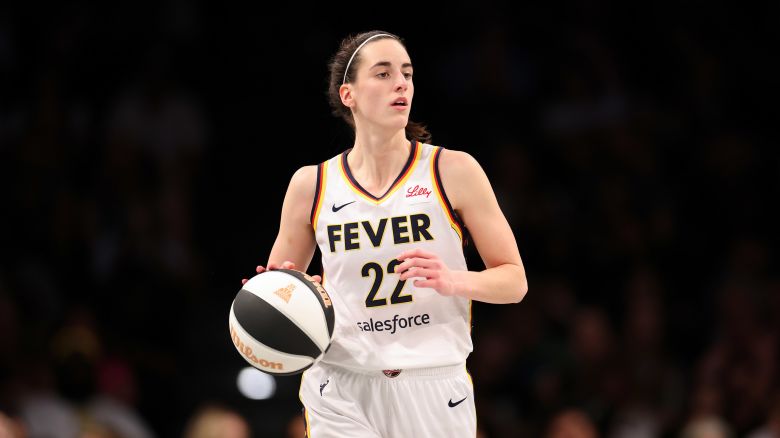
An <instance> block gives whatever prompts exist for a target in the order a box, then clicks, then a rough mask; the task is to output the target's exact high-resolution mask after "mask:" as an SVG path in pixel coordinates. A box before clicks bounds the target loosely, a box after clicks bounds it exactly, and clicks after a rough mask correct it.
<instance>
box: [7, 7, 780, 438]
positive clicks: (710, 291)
mask: <svg viewBox="0 0 780 438" xmlns="http://www.w3.org/2000/svg"><path fill="white" fill-rule="evenodd" d="M614 3H617V2H614ZM371 6H373V5H371ZM377 6H381V9H376V10H368V9H365V8H369V7H370V6H368V5H366V6H365V8H364V6H362V5H356V4H348V3H345V4H339V5H331V4H322V5H319V6H312V7H311V8H305V7H303V6H302V5H299V4H293V3H290V4H286V5H279V4H277V5H264V6H261V5H260V4H258V5H255V6H243V7H241V8H239V7H237V6H235V5H234V6H229V5H227V4H225V5H210V6H209V5H205V4H193V3H187V2H184V1H181V0H166V1H161V2H157V3H155V4H154V5H145V6H144V5H141V4H136V3H132V2H123V3H118V4H111V5H109V4H104V5H94V4H92V3H88V2H75V3H71V4H60V5H58V6H56V7H55V8H54V9H51V8H50V7H49V6H47V7H43V6H42V5H37V4H30V3H28V4H26V5H23V6H20V5H11V4H7V3H4V4H3V5H1V6H0V78H2V82H0V187H2V192H1V193H2V198H3V202H2V204H0V205H1V206H0V212H2V213H1V214H0V225H1V226H2V228H1V230H2V231H1V232H0V236H2V237H0V244H1V245H2V251H0V436H2V437H5V436H13V437H16V436H28V437H76V436H78V437H101V438H102V437H112V438H132V437H151V436H159V437H169V436H188V437H211V436H231V437H233V436H235V437H241V436H247V435H248V434H249V433H250V432H251V433H252V434H253V435H254V436H259V437H265V436H269V437H276V436H280V437H281V436H290V437H292V436H301V435H300V434H301V433H302V432H301V426H302V422H301V417H300V408H301V406H300V404H299V402H298V399H297V393H298V384H299V377H284V378H278V379H276V383H277V391H276V394H275V395H274V397H273V398H271V399H269V400H249V399H247V398H245V397H243V396H242V395H241V394H240V393H239V392H238V390H237V389H236V376H237V373H238V371H239V370H241V369H242V368H243V367H244V366H245V365H246V364H245V363H244V361H243V359H241V357H240V356H239V355H238V353H237V352H236V351H235V349H234V347H233V345H232V344H231V341H230V337H229V334H228V329H227V314H228V309H229V306H230V303H231V300H232V299H233V297H234V296H235V294H236V292H238V290H239V289H240V279H241V278H243V277H247V276H248V275H251V274H252V273H253V272H254V268H255V266H256V265H258V264H264V263H265V261H266V257H267V256H268V252H269V251H270V248H271V244H272V243H273V240H274V238H275V234H276V231H277V225H278V219H279V213H280V208H281V202H282V199H283V196H284V192H285V190H286V187H287V183H288V182H289V178H290V176H291V175H292V173H293V172H294V171H295V170H296V169H297V168H299V167H300V166H303V165H308V164H316V163H318V162H320V161H323V160H325V159H327V158H329V157H331V156H333V155H335V154H337V153H339V152H340V151H342V150H343V149H346V148H347V147H349V146H350V145H351V140H352V138H351V134H350V131H349V130H348V129H347V127H346V125H344V124H343V123H342V122H341V121H340V120H339V119H336V118H334V117H332V116H331V115H330V111H329V108H328V106H327V101H326V98H325V90H326V76H327V70H326V63H327V60H328V57H329V56H330V55H331V54H332V53H333V52H334V51H335V50H336V48H337V45H338V42H339V41H340V39H341V38H342V37H344V36H346V35H347V34H349V33H357V32H361V31H366V30H371V29H383V30H387V31H391V32H394V33H397V34H399V35H401V36H402V37H404V38H405V39H406V43H407V46H408V49H409V52H410V55H411V57H412V61H413V63H414V65H415V86H416V94H415V101H414V107H413V110H412V119H413V120H417V121H422V122H424V123H427V124H428V127H429V129H430V130H431V132H432V133H433V143H434V144H437V145H442V146H445V147H448V148H452V149H460V150H465V151H467V152H469V153H471V154H472V155H474V156H475V157H476V158H477V159H478V160H479V161H480V163H481V164H482V165H483V167H484V168H485V170H486V172H487V173H488V175H489V177H490V178H491V181H492V183H493V186H494V189H495V191H496V193H497V195H498V197H499V201H500V203H501V206H502V208H503V210H504V212H505V214H506V215H507V217H508V219H509V220H510V222H511V224H512V226H513V229H514V232H515V234H516V237H517V240H518V244H519V247H520V251H521V254H522V256H523V259H524V262H525V266H526V270H527V274H528V279H529V286H530V289H529V292H528V295H527V296H526V298H525V300H524V301H522V302H521V303H520V304H516V305H507V306H493V305H486V304H481V303H475V305H474V318H473V322H474V327H473V332H472V334H473V339H474V344H475V352H474V353H473V354H472V355H471V357H470V359H469V368H470V370H471V372H472V375H473V378H474V382H475V391H476V397H477V407H478V411H479V422H478V423H479V428H480V436H481V437H488V438H492V437H550V438H567V437H568V438H594V437H606V438H628V437H637V438H645V437H648V438H649V437H683V438H705V437H708V438H718V437H738V436H739V437H742V436H747V437H750V438H770V437H780V358H778V353H780V351H779V347H778V346H779V345H780V317H778V315H780V275H779V274H780V270H778V256H777V253H776V251H777V248H778V243H779V242H778V234H777V233H776V232H775V228H776V227H777V224H778V223H780V217H778V216H780V215H779V214H778V207H777V203H778V188H779V186H780V178H778V175H779V174H780V160H779V159H778V154H777V153H776V149H777V136H776V130H777V126H778V123H777V117H776V116H777V113H778V110H777V108H776V106H777V102H778V100H777V98H776V97H774V96H773V94H774V91H776V90H775V89H776V88H777V77H778V71H777V70H776V69H775V68H774V63H773V58H776V57H777V53H778V52H777V48H778V45H777V43H778V35H779V33H778V23H777V18H778V17H780V8H778V5H777V4H770V3H766V4H752V5H750V6H748V5H745V6H744V8H739V7H736V6H733V7H726V6H720V5H719V4H718V3H702V4H697V5H688V6H680V5H676V6H674V7H673V8H669V7H668V5H666V6H665V5H661V4H652V3H646V2H645V3H640V4H633V5H624V4H622V3H621V4H611V3H604V2H588V1H575V2H571V3H568V4H566V5H560V6H552V5H547V6H544V7H541V6H533V5H516V6H515V7H514V9H505V8H503V7H500V6H499V5H497V4H493V3H492V2H490V1H488V2H480V3H479V4H475V3H473V2H455V3H453V4H452V5H450V7H448V8H446V9H441V10H437V11H434V13H431V14H430V15H428V14H426V13H424V12H423V11H421V10H416V9H415V8H416V6H413V5H412V4H409V3H403V4H382V5H377ZM468 256H469V262H470V265H471V268H472V269H480V268H481V265H480V260H479V256H478V254H477V253H476V251H475V250H474V248H473V247H472V248H469V249H468ZM318 269H319V264H318V261H317V260H316V259H315V261H314V262H313V263H312V265H311V266H310V268H309V272H311V273H317V272H318ZM214 430H218V431H220V433H219V434H216V435H215V434H214Z"/></svg>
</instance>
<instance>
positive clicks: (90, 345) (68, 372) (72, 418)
mask: <svg viewBox="0 0 780 438" xmlns="http://www.w3.org/2000/svg"><path fill="white" fill-rule="evenodd" d="M93 324H94V321H93V320H92V317H91V315H90V314H89V313H88V312H87V313H85V312H75V313H73V314H72V315H71V319H70V320H69V322H68V323H67V324H66V325H64V326H63V327H62V328H61V329H60V330H59V331H58V333H57V334H56V335H55V336H54V340H53V343H52V352H51V356H50V357H51V364H52V365H51V366H52V368H51V371H49V370H47V369H46V368H45V366H43V367H42V368H41V372H42V373H43V376H44V377H43V379H39V380H38V384H37V385H36V384H35V382H30V383H33V384H34V386H32V385H31V386H30V387H29V388H28V389H27V390H25V391H24V392H23V395H22V397H21V399H20V411H21V412H20V413H21V418H22V420H23V422H24V424H25V425H26V427H27V429H28V430H29V433H30V435H31V436H79V435H80V434H84V435H88V436H95V437H120V438H149V437H152V436H154V435H153V434H152V432H151V431H150V429H149V427H148V426H147V425H146V424H145V422H144V421H143V419H142V418H141V417H140V416H139V415H138V414H137V413H136V412H135V411H134V409H133V408H132V406H131V405H127V404H125V401H128V400H130V401H131V399H127V398H126V399H125V401H123V400H122V399H120V396H121V393H119V394H117V393H116V392H113V391H111V389H112V388H113V387H115V386H116V385H117V384H119V385H120V387H121V386H124V385H122V384H121V383H118V382H116V381H114V379H112V378H111V377H109V378H103V379H102V381H101V382H98V381H97V376H101V375H105V374H104V372H102V371H99V370H101V368H103V364H102V358H103V351H102V345H101V341H100V339H99V337H98V335H97V331H96V330H95V327H94V326H93ZM113 366H116V365H113ZM50 373H51V377H53V379H52V380H53V382H52V383H53V384H47V381H48V380H49V378H48V377H47V376H48V375H49V374H50ZM109 380H110V381H109Z"/></svg>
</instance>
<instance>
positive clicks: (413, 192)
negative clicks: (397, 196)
mask: <svg viewBox="0 0 780 438" xmlns="http://www.w3.org/2000/svg"><path fill="white" fill-rule="evenodd" d="M415 196H425V197H426V198H427V197H428V196H431V191H430V190H429V189H428V188H427V187H421V186H420V185H419V184H417V185H415V186H414V187H409V188H408V189H406V197H407V198H413V197H415Z"/></svg>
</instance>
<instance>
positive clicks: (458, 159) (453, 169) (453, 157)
mask: <svg viewBox="0 0 780 438" xmlns="http://www.w3.org/2000/svg"><path fill="white" fill-rule="evenodd" d="M481 171H482V167H481V166H480V165H479V163H478V162H477V160H476V158H474V157H473V156H471V154H469V153H468V152H463V151H458V150H453V149H443V150H442V151H441V156H440V157H439V172H441V173H442V174H446V175H449V176H454V177H456V178H457V177H463V176H468V175H469V174H471V173H473V172H481Z"/></svg>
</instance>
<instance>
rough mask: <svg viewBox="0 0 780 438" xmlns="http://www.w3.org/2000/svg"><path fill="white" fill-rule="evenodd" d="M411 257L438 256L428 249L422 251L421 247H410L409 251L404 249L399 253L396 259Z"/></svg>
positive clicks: (428, 257) (427, 257)
mask: <svg viewBox="0 0 780 438" xmlns="http://www.w3.org/2000/svg"><path fill="white" fill-rule="evenodd" d="M412 257H418V258H424V259H435V258H438V257H437V256H436V254H434V253H432V252H428V251H424V250H422V249H419V248H417V249H411V250H409V251H404V252H402V253H401V254H399V255H398V257H396V259H398V260H405V259H409V258H412Z"/></svg>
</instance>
